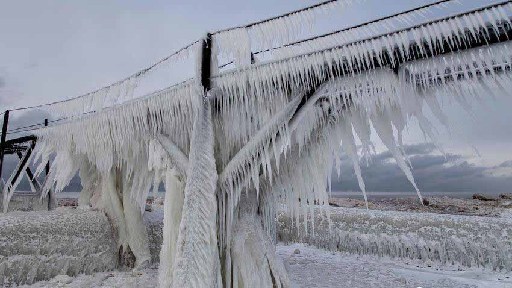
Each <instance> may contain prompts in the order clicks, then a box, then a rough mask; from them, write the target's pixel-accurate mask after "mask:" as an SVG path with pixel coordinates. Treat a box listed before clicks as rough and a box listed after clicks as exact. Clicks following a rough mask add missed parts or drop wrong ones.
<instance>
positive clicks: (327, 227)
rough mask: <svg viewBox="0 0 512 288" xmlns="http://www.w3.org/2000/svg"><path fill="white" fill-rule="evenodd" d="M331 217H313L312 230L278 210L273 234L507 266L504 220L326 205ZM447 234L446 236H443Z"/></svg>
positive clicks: (365, 251) (510, 262) (510, 265)
mask: <svg viewBox="0 0 512 288" xmlns="http://www.w3.org/2000/svg"><path fill="white" fill-rule="evenodd" d="M328 209H329V210H330V217H331V220H332V221H331V222H330V223H329V222H327V221H324V219H322V218H321V217H319V216H318V215H316V216H315V220H314V221H315V222H316V224H315V231H314V233H313V232H312V231H305V230H304V229H297V228H300V227H297V226H296V225H294V222H295V221H294V219H293V218H291V217H289V216H288V215H286V213H280V215H279V220H278V225H279V229H278V238H279V240H280V241H282V242H285V243H296V242H299V243H307V244H310V245H313V246H316V247H319V248H325V249H328V250H331V251H341V252H349V253H352V254H360V255H369V254H370V255H372V254H373V255H378V256H384V257H391V258H403V259H419V260H421V261H423V262H426V263H431V264H432V263H442V264H444V265H448V266H451V265H453V266H454V267H457V266H463V267H482V268H486V269H489V270H497V271H500V270H501V271H510V270H511V269H512V254H511V249H512V245H511V243H510V241H507V240H506V239H508V238H509V237H510V235H511V233H512V230H511V229H510V225H509V224H508V221H509V220H508V219H503V218H501V219H500V218H493V217H479V216H475V217H467V216H462V215H446V214H435V213H407V212H398V211H379V210H370V211H364V210H361V209H356V208H346V209H339V208H333V207H330V208H328ZM447 235H448V236H447Z"/></svg>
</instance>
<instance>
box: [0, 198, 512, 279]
mask: <svg viewBox="0 0 512 288" xmlns="http://www.w3.org/2000/svg"><path fill="white" fill-rule="evenodd" d="M156 200H157V201H156V202H158V201H159V199H156ZM155 204H156V205H154V206H153V207H154V209H153V212H148V213H146V215H145V222H146V225H147V229H148V234H149V237H150V251H151V254H152V260H153V262H154V263H158V256H159V250H160V243H161V236H162V227H161V221H162V217H163V214H162V212H163V211H161V209H159V208H158V206H159V205H158V203H155ZM329 209H330V210H332V211H331V219H332V220H333V224H334V225H333V233H332V234H331V235H330V236H329V235H327V234H326V233H325V229H324V228H322V225H325V223H323V224H322V223H321V222H319V223H317V225H315V231H316V235H323V236H324V237H316V238H315V236H314V235H313V236H311V235H308V234H301V235H299V234H297V230H296V229H294V228H291V226H290V224H289V223H288V224H287V221H289V220H286V219H285V220H283V219H281V220H280V221H279V223H280V224H279V225H281V227H280V229H278V230H279V231H278V232H279V233H280V236H279V239H280V240H282V241H285V242H287V243H290V244H289V245H287V244H284V243H283V244H280V245H279V246H278V254H279V255H280V256H281V257H285V258H284V259H285V260H286V261H288V262H289V263H288V267H289V269H290V270H289V272H290V275H291V277H292V280H293V279H299V280H297V281H298V282H297V283H310V285H312V286H298V287H315V286H314V285H313V284H314V282H311V281H317V280H318V281H320V280H322V281H324V282H319V283H322V284H318V285H319V286H316V287H343V286H329V285H331V284H332V283H340V282H343V283H345V282H346V283H352V284H351V285H349V286H347V287H350V288H354V287H367V286H368V285H366V286H365V285H363V284H364V283H372V282H371V281H374V282H375V281H376V282H375V283H377V282H378V283H377V284H375V285H376V286H374V287H413V286H410V285H409V284H411V285H412V283H414V285H420V284H421V285H423V286H421V287H512V283H509V282H506V281H509V280H506V279H510V278H506V277H510V276H511V275H510V273H511V272H510V270H511V269H510V268H511V267H510V266H512V265H510V263H512V262H511V261H512V252H510V251H511V247H510V246H511V243H508V242H507V241H506V239H510V238H511V236H510V235H512V233H511V232H510V231H511V229H512V228H510V229H509V227H508V226H510V225H509V223H510V218H504V217H480V216H462V215H441V214H435V213H424V212H416V213H408V212H398V211H379V210H371V211H366V210H365V209H356V208H336V207H330V208H329ZM89 214H91V215H89ZM88 215H89V216H88ZM36 219H37V220H36ZM65 219H71V220H70V221H65ZM319 220H321V217H320V218H319ZM41 221H42V222H41ZM0 222H2V223H3V225H7V226H9V227H11V228H10V229H11V230H9V231H8V230H5V229H4V230H2V231H3V232H5V233H4V234H5V235H4V234H2V231H0V248H1V247H3V248H4V251H6V252H8V253H10V254H7V255H6V256H5V257H0V271H21V272H18V274H17V275H18V276H16V277H18V279H21V278H19V276H22V277H27V275H29V274H30V273H33V275H34V276H37V277H35V278H34V280H43V279H48V277H54V276H56V275H59V274H66V273H67V274H69V273H70V275H77V278H76V279H74V278H72V277H68V276H58V277H57V278H55V279H53V280H50V281H43V282H39V283H38V284H37V283H36V285H47V286H46V287H55V286H59V285H61V284H62V283H67V282H68V281H73V282H72V283H73V285H68V286H66V285H64V284H62V285H61V287H75V284H77V285H82V284H78V283H81V282H80V281H82V280H80V279H84V280H83V281H85V282H84V283H89V284H87V285H86V284H83V285H84V286H77V287H91V286H100V287H101V285H104V286H107V287H112V286H113V287H137V285H138V284H137V283H144V285H143V286H146V284H147V285H149V286H148V287H151V285H156V282H155V281H156V280H155V279H153V278H154V277H155V275H156V273H157V272H156V270H154V269H153V270H151V269H150V270H146V271H143V272H142V274H140V275H139V274H137V273H135V274H133V273H131V272H119V271H113V272H99V273H95V274H94V276H85V275H78V274H80V273H84V272H86V273H94V272H96V271H108V270H112V269H113V268H114V267H115V264H114V263H113V262H115V257H116V256H115V255H114V254H115V253H114V252H115V251H113V250H110V249H111V248H108V246H109V245H108V243H106V242H105V241H107V242H109V241H108V239H110V238H109V237H104V236H101V237H100V236H98V235H97V233H92V232H90V231H89V232H87V231H88V230H91V229H93V230H94V229H100V228H101V229H103V228H105V227H109V225H108V222H107V220H106V217H104V215H103V214H102V213H101V212H97V211H90V210H81V209H72V208H69V207H68V208H65V207H62V208H58V209H57V210H56V211H52V212H45V211H39V212H14V213H8V214H5V215H1V216H0ZM38 223H39V224H38ZM40 223H47V224H45V225H44V226H41V224H40ZM27 225H29V226H27ZM288 226H290V227H288ZM16 227H18V228H16ZM24 227H27V228H24ZM28 227H30V228H28ZM283 227H284V228H283ZM38 229H39V230H40V229H43V230H45V231H46V232H45V231H39V230H38ZM322 229H323V230H322ZM91 231H92V230H91ZM102 231H103V230H102ZM310 231H311V230H310ZM448 232H449V233H451V234H450V235H451V236H450V235H448V234H447V233H448ZM18 233H21V234H20V235H22V236H23V237H21V238H20V237H18V236H16V235H17V234H18ZM41 233H43V234H44V233H46V234H48V237H51V238H52V239H53V240H51V241H46V242H45V243H46V244H45V245H46V246H44V247H46V248H45V250H41V244H38V243H39V242H34V241H33V240H36V239H39V238H38V237H39V236H37V235H41ZM103 233H104V235H110V233H111V232H108V231H103ZM46 234H45V235H46ZM60 234H62V235H60ZM82 234H84V235H82ZM498 234H499V235H502V236H499V235H498ZM443 235H445V236H443ZM66 237H68V238H69V237H72V239H73V243H74V245H72V246H69V245H68V246H69V247H67V248H66V245H67V244H66V243H68V242H69V241H68V240H66V239H67V238H66ZM80 239H84V240H80ZM85 239H87V240H85ZM500 239H502V240H500ZM81 241H87V242H86V243H84V244H87V245H86V246H87V247H90V248H87V249H89V250H87V251H88V252H87V251H86V250H84V249H83V248H82V246H83V245H82V244H80V243H81ZM340 241H341V242H340ZM372 241H373V242H372ZM375 241H377V242H378V243H377V242H375ZM104 242H105V243H104ZM298 242H307V243H309V244H310V245H315V246H316V247H322V248H326V249H329V250H332V251H338V252H328V251H326V250H322V249H317V248H313V247H312V246H311V247H305V246H303V245H302V246H301V244H296V243H298ZM99 243H101V244H102V245H103V246H99V245H98V244H99ZM109 243H110V242H109ZM340 243H344V244H343V245H340ZM507 243H508V244H507ZM466 244H470V245H469V246H468V245H466ZM297 245H299V246H297ZM404 245H405V246H404ZM493 245H498V246H496V247H495V248H492V247H493ZM17 247H18V248H17ZM98 247H106V248H105V249H100V250H101V251H96V250H97V248H98ZM379 247H380V248H379ZM500 247H501V248H500ZM107 248H108V249H107ZM296 248H299V250H300V251H301V252H300V254H299V255H297V254H294V253H292V252H293V251H294V250H295V249H296ZM348 248H350V249H348ZM377 248H378V249H377ZM20 249H22V250H20ZM407 249H409V250H410V252H408V253H412V252H411V251H413V252H414V253H412V254H410V255H409V254H407V253H405V251H407ZM411 249H412V250H411ZM429 249H434V250H435V249H437V250H435V251H441V252H442V253H440V254H439V253H438V252H431V251H430V250H429ZM465 249H467V250H465ZM493 249H494V250H493ZM339 251H341V252H339ZM443 251H444V252H443ZM479 251H480V252H479ZM346 252H351V253H352V254H347V253H346ZM443 253H444V254H443ZM500 253H501V254H500ZM40 254H41V255H40ZM292 254H293V255H292ZM368 254H371V255H368ZM59 255H61V256H62V255H64V256H65V257H61V256H59ZM66 255H69V256H66ZM75 255H81V256H80V257H76V256H75ZM290 255H291V256H290ZM336 255H338V256H336ZM418 255H419V256H421V257H420V258H421V259H422V260H419V259H418ZM436 255H444V256H443V257H444V258H442V259H437V258H436V257H437V256H436ZM457 255H463V256H464V257H462V258H461V257H456V256H457ZM486 255H487V256H488V255H491V256H490V257H491V258H492V257H495V259H494V260H493V261H491V262H486V261H487V260H486V259H488V258H485V257H487V256H486ZM434 256H436V257H434ZM482 256H485V257H482ZM20 257H21V258H20ZM23 257H25V258H26V259H28V260H30V262H26V263H25V262H23V261H24V260H23V259H25V258H23ZM73 257H75V258H73ZM81 257H89V258H90V260H88V261H87V263H90V264H91V265H92V264H93V263H98V261H97V260H94V259H95V258H94V257H101V259H103V260H102V263H104V264H106V266H103V268H101V267H94V266H91V267H90V269H88V270H87V271H80V270H79V269H75V268H73V267H74V266H76V265H74V264H73V265H72V266H69V265H68V266H67V265H66V263H69V260H66V259H68V258H69V259H71V258H72V259H76V261H79V260H80V259H82V258H81ZM91 257H92V258H91ZM286 257H288V258H286ZM390 257H395V258H394V259H391V258H390ZM496 257H497V258H496ZM431 258H432V259H431ZM491 258H489V259H491ZM41 259H42V260H41ZM45 259H48V260H51V262H52V263H61V262H62V263H61V264H62V265H60V264H59V265H60V267H56V268H58V269H53V268H52V269H50V268H51V267H54V266H52V265H53V264H51V263H50V262H48V261H46V260H45ZM52 259H53V260H52ZM84 259H85V258H83V259H82V260H83V261H84ZM99 259H100V258H99ZM287 259H288V260H287ZM443 259H444V260H443ZM21 260H23V261H21ZM28 260H27V261H28ZM438 260H439V261H438ZM452 260H454V261H456V262H457V261H459V263H458V264H456V265H453V264H449V263H446V264H443V263H445V262H443V261H448V262H451V261H452ZM13 261H14V262H13ZM20 261H21V262H20ZM55 261H57V262H55ZM59 261H60V262H59ZM67 261H68V262H67ZM74 261H75V260H74ZM112 261H113V262H112ZM286 261H285V262H286ZM13 263H14V264H13ZM77 263H78V262H77ZM336 263H337V264H336ZM464 263H471V264H470V265H469V266H471V267H475V266H480V268H468V267H469V266H468V265H466V264H464ZM485 263H489V265H488V266H486V265H485ZM500 263H501V264H500ZM461 264H462V265H461ZM13 265H14V266H13ZM493 265H494V266H496V267H503V265H505V267H508V268H506V269H504V271H505V272H502V273H500V272H493V271H492V266H493ZM500 265H501V266H500ZM107 266H108V267H107ZM338 266H339V267H338ZM482 266H483V267H486V268H481V267H482ZM2 267H3V268H2ZM6 267H7V268H9V269H10V270H6ZM66 267H67V268H66ZM76 267H78V266H76ZM109 267H110V268H109ZM329 267H330V268H329ZM369 267H370V268H369ZM20 268H23V269H22V270H20ZM391 268H393V269H392V270H389V269H391ZM2 269H3V270H2ZM27 269H28V270H27ZM31 269H32V270H33V271H32V270H31ZM34 269H35V270H34ZM69 269H71V270H69ZM294 269H295V270H294ZM307 269H313V271H315V269H316V271H317V272H315V273H309V272H307V273H306V270H307ZM329 269H331V270H333V271H331V272H329ZM340 269H341V270H340ZM500 269H501V268H500ZM23 271H25V272H23ZM29 271H32V272H30V273H28V272H29ZM294 271H295V272H294ZM400 271H402V272H404V271H405V272H404V273H405V274H406V275H405V276H396V275H401V274H400V273H399V272H400ZM439 271H441V272H442V273H441V272H439ZM506 271H508V272H506ZM20 273H21V274H20ZM294 273H295V274H296V275H293V274H294ZM301 273H302V274H304V276H303V277H306V278H304V279H302V278H300V277H302V276H301V275H302V274H301ZM397 273H398V274H397ZM439 273H440V274H439ZM447 273H448V274H447ZM454 273H455V274H454ZM475 273H476V275H482V276H481V277H480V278H482V279H484V280H485V281H484V282H482V283H484V284H485V283H494V284H493V285H494V286H493V285H491V286H489V285H487V284H485V285H484V284H482V285H483V286H464V285H463V284H464V283H471V282H468V281H473V280H475V279H472V278H471V277H470V275H469V274H475ZM338 274H340V275H341V276H338ZM366 274H368V275H367V276H365V275H366ZM438 274H439V275H438ZM466 274H467V275H466ZM23 275H25V276H23ZM308 275H309V276H308ZM353 275H359V276H357V278H353V277H352V276H353ZM383 275H387V276H385V277H384V276H383ZM436 275H437V276H436ZM342 276H343V277H348V278H346V279H352V280H351V282H350V281H345V280H344V278H340V277H342ZM395 276H396V277H395ZM91 277H92V278H91ZM297 277H299V278H297ZM307 277H309V278H307ZM315 277H316V278H315ZM350 277H352V278H350ZM354 277H355V276H354ZM454 277H455V278H456V281H459V282H453V281H455V280H453V279H452V278H454ZM461 277H462V278H461ZM468 277H469V278H468ZM359 278H360V279H359ZM402 278H403V279H402ZM416 278H418V279H417V280H418V281H416V280H415V279H416ZM459 278H460V279H459ZM498 278H499V279H502V280H497V279H498ZM314 279H317V280H314ZM404 279H405V280H404ZM422 279H423V280H425V281H427V282H422V281H423V280H422ZM432 279H434V280H432ZM457 279H458V280H457ZM468 279H469V280H468ZM489 279H490V280H489ZM413 280H414V281H413ZM431 280H432V281H434V282H432V281H431ZM491 280H492V281H494V282H488V281H491ZM52 281H53V282H52ZM55 281H57V282H59V281H61V282H62V281H64V282H62V283H61V282H59V283H61V284H58V283H57V282H55ZM75 281H78V282H76V283H75ZM91 281H92V282H91ZM98 281H99V282H98ZM141 281H142V282H141ZM294 281H295V280H294ZM308 281H309V282H308ZM429 281H430V282H429ZM436 281H437V282H436ZM439 281H441V282H439ZM461 281H462V282H461ZM475 281H476V280H475ZM486 281H487V282H486ZM504 281H505V282H504ZM22 282H25V283H33V281H22ZM118 282H119V283H121V284H119V285H118V286H116V285H117V284H115V283H118ZM381 282H382V283H387V284H386V285H384V284H383V286H379V285H380V283H381ZM45 283H46V284H45ZM51 283H53V284H51ZM91 283H92V284H91ZM109 283H110V284H109ZM130 283H132V284H133V283H135V284H133V285H132V284H130ZM152 283H153V284H152ZM330 283H331V284H330ZM358 283H359V284H358ZM397 283H399V284H397ZM400 283H402V284H400ZM404 283H405V284H407V285H405V284H404ZM429 283H430V284H429ZM446 283H448V284H446ZM449 283H452V284H453V283H457V286H450V285H451V284H449ZM475 283H477V282H475ZM501 283H507V285H509V284H510V286H506V285H505V286H496V285H498V284H499V285H501ZM57 284H58V285H57ZM96 284H98V285H96ZM445 284H446V285H445ZM459 284H460V285H459ZM130 285H132V286H130ZM141 285H142V284H141ZM347 285H348V284H347ZM358 285H359V286H358ZM429 285H430V286H429ZM443 285H444V286H443ZM486 285H487V286H486ZM34 287H45V286H34ZM414 287H416V286H414Z"/></svg>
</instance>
